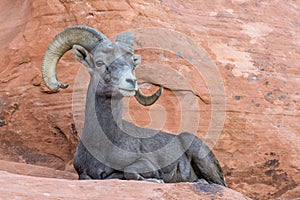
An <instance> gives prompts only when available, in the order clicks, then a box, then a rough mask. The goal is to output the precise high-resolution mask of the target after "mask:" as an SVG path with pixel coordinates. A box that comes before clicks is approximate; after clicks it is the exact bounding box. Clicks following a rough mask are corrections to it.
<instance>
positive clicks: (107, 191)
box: [0, 161, 249, 200]
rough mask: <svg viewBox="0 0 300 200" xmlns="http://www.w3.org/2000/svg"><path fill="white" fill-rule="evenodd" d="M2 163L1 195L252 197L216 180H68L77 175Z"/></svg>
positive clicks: (44, 168)
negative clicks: (160, 181)
mask: <svg viewBox="0 0 300 200" xmlns="http://www.w3.org/2000/svg"><path fill="white" fill-rule="evenodd" d="M0 164H1V166H0V185H1V188H0V199H99V198H100V199H109V200H111V199H114V200H118V199H166V200H169V199H170V200H171V199H187V200H188V199H203V200H205V199H212V198H213V199H216V200H217V199H241V200H243V199H244V200H247V199H249V198H248V197H246V196H245V195H242V194H240V193H238V192H236V191H233V190H231V189H228V188H225V187H223V186H219V185H215V184H212V185H209V184H200V183H198V184H195V183H194V184H192V183H179V184H161V183H150V182H145V181H124V180H123V181H122V180H100V181H99V180H92V181H79V180H67V179H70V178H71V179H72V178H75V177H76V175H75V174H72V173H66V172H63V171H58V170H53V169H50V168H46V167H38V166H34V165H29V164H17V163H13V162H7V161H0ZM3 165H5V166H7V167H8V166H10V167H9V168H8V170H9V171H10V172H11V173H9V172H7V171H3ZM4 170H5V169H4ZM15 173H17V174H15ZM24 173H26V175H29V176H25V175H23V174H24ZM31 173H32V174H31ZM20 174H22V175H20ZM39 176H42V177H39ZM64 178H67V179H64Z"/></svg>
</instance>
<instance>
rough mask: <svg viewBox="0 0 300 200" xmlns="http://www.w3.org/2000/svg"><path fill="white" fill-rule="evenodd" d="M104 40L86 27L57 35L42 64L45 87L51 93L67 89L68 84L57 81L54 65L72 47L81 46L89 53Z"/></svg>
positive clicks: (78, 27)
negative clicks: (51, 91)
mask: <svg viewBox="0 0 300 200" xmlns="http://www.w3.org/2000/svg"><path fill="white" fill-rule="evenodd" d="M105 40H108V39H107V38H106V37H105V35H103V34H102V33H100V32H98V31H97V30H96V29H93V28H90V27H87V26H72V27H69V28H66V29H64V30H63V31H62V32H60V33H58V34H57V35H56V36H55V37H54V38H53V40H52V42H51V43H50V45H49V46H48V48H47V50H46V52H45V55H44V59H43V62H42V75H43V80H44V82H45V84H46V86H47V87H48V88H49V89H50V90H53V91H56V90H58V89H59V88H67V87H68V84H62V83H60V82H59V81H58V80H57V76H56V65H57V63H58V61H59V59H60V58H61V57H62V56H63V55H64V53H66V52H67V51H69V50H70V49H72V47H73V45H75V44H77V45H81V46H83V47H84V48H85V49H87V50H88V51H91V50H92V49H93V48H95V46H96V45H97V44H98V43H99V42H103V41H105Z"/></svg>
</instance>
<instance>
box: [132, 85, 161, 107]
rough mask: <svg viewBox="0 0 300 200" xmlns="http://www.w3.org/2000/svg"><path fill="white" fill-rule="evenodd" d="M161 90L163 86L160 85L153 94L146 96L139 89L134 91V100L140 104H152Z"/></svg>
mask: <svg viewBox="0 0 300 200" xmlns="http://www.w3.org/2000/svg"><path fill="white" fill-rule="evenodd" d="M162 92H163V88H162V87H160V88H159V89H158V90H157V91H156V92H155V93H154V94H152V95H151V96H146V95H144V94H143V93H142V91H141V90H140V89H139V90H138V91H136V92H135V95H134V97H135V98H136V100H137V101H138V102H139V103H140V104H142V105H143V106H150V105H152V104H154V103H155V102H156V101H157V100H158V98H159V97H160V95H161V93H162Z"/></svg>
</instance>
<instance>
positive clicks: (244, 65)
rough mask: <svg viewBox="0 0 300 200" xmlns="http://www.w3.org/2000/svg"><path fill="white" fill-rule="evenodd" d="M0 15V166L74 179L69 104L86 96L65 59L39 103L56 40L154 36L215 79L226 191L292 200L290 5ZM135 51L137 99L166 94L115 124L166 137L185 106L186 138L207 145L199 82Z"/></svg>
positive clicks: (50, 8)
mask: <svg viewBox="0 0 300 200" xmlns="http://www.w3.org/2000/svg"><path fill="white" fill-rule="evenodd" d="M0 7H1V8H2V9H1V12H0V24H1V26H0V30H1V31H0V44H1V48H0V69H1V71H0V84H1V90H0V147H1V148H0V159H4V160H11V161H17V162H25V163H29V164H36V165H42V166H49V167H52V168H54V169H60V170H65V169H66V170H69V171H72V170H73V169H72V166H71V161H72V157H73V153H74V149H75V147H76V144H77V141H78V138H79V136H78V133H80V127H81V126H82V124H81V123H82V114H81V113H82V108H83V106H84V104H83V103H82V101H79V102H77V101H75V102H74V100H73V104H72V95H74V92H73V91H79V92H81V94H83V95H84V93H85V89H86V85H84V84H80V86H81V87H78V85H77V86H76V87H75V85H76V80H78V79H79V78H81V79H82V78H83V79H84V78H85V79H86V82H85V84H86V83H88V77H86V76H84V77H80V76H81V75H83V74H84V72H81V71H84V70H83V69H82V68H81V65H80V64H79V63H76V61H75V59H74V58H73V57H72V55H71V53H68V54H67V55H65V56H64V57H63V59H62V60H61V61H60V63H59V66H58V78H59V79H61V80H63V82H67V83H69V84H70V88H68V89H66V90H63V91H60V92H58V93H54V94H49V91H48V90H47V89H46V88H45V86H44V85H43V83H42V79H41V73H40V71H41V61H42V57H43V53H44V51H45V49H46V48H47V45H48V44H49V42H50V41H51V38H52V37H54V36H55V35H56V34H57V33H58V32H60V31H61V30H62V29H64V28H65V27H68V26H72V25H88V26H92V27H94V28H96V29H98V30H99V31H101V32H103V33H104V34H105V35H107V36H108V37H109V38H114V36H115V35H117V34H118V33H120V32H123V31H128V30H136V29H145V28H148V27H156V28H165V29H170V30H175V31H177V32H179V33H181V34H183V35H184V36H188V37H189V38H190V39H191V40H192V41H194V42H196V43H197V44H199V45H200V46H201V47H203V49H204V51H205V52H206V53H207V54H208V55H209V56H210V58H209V59H210V60H211V61H212V63H213V64H215V66H216V67H217V69H218V70H219V72H220V74H221V80H222V81H223V83H224V91H225V100H226V108H225V113H226V119H225V124H224V127H223V129H222V132H221V134H220V135H217V136H218V137H214V138H213V139H217V140H216V141H217V143H212V144H213V146H212V148H213V151H214V153H215V154H216V155H217V157H218V158H219V161H220V163H221V165H222V167H223V169H224V172H225V175H226V180H227V182H228V184H229V187H230V188H233V189H235V190H237V191H240V192H242V193H244V194H246V195H248V196H250V197H253V198H257V199H268V198H270V199H274V198H287V199H292V198H296V197H299V193H300V192H299V183H300V176H299V170H300V168H299V166H300V161H299V158H298V157H299V151H300V149H299V148H300V145H299V143H300V135H299V130H300V125H299V78H298V77H299V74H300V68H299V60H300V53H299V49H300V48H299V47H300V37H299V32H300V25H299V23H300V22H299V19H300V12H299V9H300V4H299V3H298V2H296V1H288V2H283V1H282V2H275V1H261V2H260V1H248V0H232V1H228V2H226V3H224V2H223V3H222V4H220V3H216V2H212V1H205V2H202V3H200V2H197V1H181V0H175V1H150V2H147V3H145V2H144V1H139V0H133V1H131V0H130V1H127V2H126V1H124V2H119V1H92V0H89V1H76V0H74V1H62V0H60V1H58V0H48V1H40V0H28V1H14V2H12V1H8V0H4V1H1V3H0ZM15 13H18V14H17V15H16V14H15ZM157 37H163V35H159V34H158V35H157ZM161 41H162V42H170V41H168V38H163V39H162V40H161ZM141 45H142V44H141ZM136 51H137V53H139V54H141V55H142V57H143V63H142V67H141V68H140V69H138V71H137V77H138V78H140V82H141V83H147V84H143V85H142V86H143V88H144V89H145V93H147V92H150V91H154V89H155V87H156V86H154V85H153V84H156V85H162V86H164V87H165V88H166V89H165V93H164V95H163V96H162V98H161V99H160V100H159V101H158V102H157V105H160V106H158V107H153V108H144V107H141V106H139V105H138V104H137V103H136V102H135V101H134V99H130V100H129V101H127V102H128V103H126V104H125V105H126V109H127V110H126V112H125V113H124V117H125V118H126V119H129V120H131V121H133V122H134V123H136V124H138V125H140V126H151V127H155V128H162V129H163V130H165V131H168V132H174V133H176V132H178V131H180V130H181V125H182V123H181V122H182V121H181V119H182V113H183V112H184V111H185V110H188V109H189V108H185V107H182V106H181V105H180V103H179V100H180V98H183V97H185V96H186V95H187V94H188V95H191V98H188V100H189V101H190V102H191V105H198V106H196V107H190V110H189V111H188V113H189V114H191V116H194V115H192V114H195V113H196V115H195V116H196V118H195V119H197V120H195V121H194V122H193V124H197V127H196V129H197V132H196V133H195V134H197V136H199V137H200V138H202V139H203V140H205V141H207V142H208V143H210V139H211V138H210V137H211V136H210V135H207V131H208V130H209V128H210V127H209V126H210V122H211V115H212V112H213V110H214V109H217V108H218V107H214V106H215V104H214V102H213V101H212V100H211V95H212V93H213V92H214V91H211V90H210V88H209V87H208V85H207V81H208V80H207V79H206V78H204V73H205V72H203V71H202V72H200V73H199V71H198V70H197V66H195V65H194V64H193V59H191V58H189V57H184V52H170V51H167V50H166V49H138V48H137V50H136ZM154 64H155V65H154ZM157 66H162V67H161V68H158V69H157ZM207 70H208V71H209V70H210V69H209V68H207ZM78 72H80V74H79V73H78ZM174 74H175V75H176V74H179V76H175V75H174ZM212 75H214V74H212ZM211 78H214V76H212V77H211ZM81 79H79V80H81ZM183 81H186V82H187V83H188V86H189V87H184V86H183V84H182V83H183ZM191 89H192V90H191ZM175 90H176V91H177V92H179V94H178V93H175V92H174V91H175ZM82 98H83V99H84V97H83V96H82ZM222 98H223V97H222ZM73 99H74V98H73ZM195 100H196V102H197V103H195ZM223 100H224V98H223ZM74 110H75V111H76V112H74ZM149 110H150V111H151V112H149ZM195 110H196V111H197V112H195ZM219 111H220V112H222V110H219ZM197 113H198V114H197ZM74 116H75V117H74ZM161 122H163V123H161ZM191 129H193V128H191Z"/></svg>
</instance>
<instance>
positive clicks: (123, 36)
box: [116, 32, 134, 54]
mask: <svg viewBox="0 0 300 200" xmlns="http://www.w3.org/2000/svg"><path fill="white" fill-rule="evenodd" d="M116 42H119V43H121V44H122V45H124V46H126V47H127V48H128V49H129V50H130V52H132V54H133V53H134V49H133V46H134V34H133V33H131V32H124V33H120V34H119V35H118V36H117V39H116Z"/></svg>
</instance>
